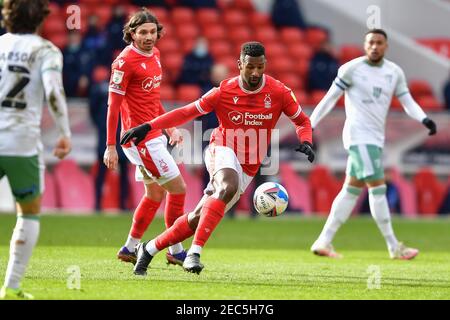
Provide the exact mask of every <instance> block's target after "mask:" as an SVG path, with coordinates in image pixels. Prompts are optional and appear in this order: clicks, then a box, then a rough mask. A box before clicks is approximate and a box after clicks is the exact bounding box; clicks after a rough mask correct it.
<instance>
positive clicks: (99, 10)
mask: <svg viewBox="0 0 450 320" xmlns="http://www.w3.org/2000/svg"><path fill="white" fill-rule="evenodd" d="M91 15H96V16H97V17H98V25H99V27H100V29H103V28H105V27H106V25H107V24H108V22H109V21H110V20H111V16H112V8H110V7H107V6H96V7H92V8H91Z"/></svg>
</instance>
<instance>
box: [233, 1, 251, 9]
mask: <svg viewBox="0 0 450 320" xmlns="http://www.w3.org/2000/svg"><path fill="white" fill-rule="evenodd" d="M231 4H232V6H233V8H235V9H238V10H241V11H247V12H252V11H254V10H255V8H254V7H253V3H252V1H251V0H238V1H233V2H232V3H231Z"/></svg>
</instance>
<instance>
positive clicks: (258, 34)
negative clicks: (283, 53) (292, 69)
mask: <svg viewBox="0 0 450 320" xmlns="http://www.w3.org/2000/svg"><path fill="white" fill-rule="evenodd" d="M255 38H256V40H258V41H260V42H261V43H262V44H264V45H266V43H268V42H277V41H278V35H277V31H276V30H275V28H274V27H273V26H267V27H260V28H258V29H256V30H255Z"/></svg>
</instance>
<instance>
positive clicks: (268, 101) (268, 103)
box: [264, 93, 272, 109]
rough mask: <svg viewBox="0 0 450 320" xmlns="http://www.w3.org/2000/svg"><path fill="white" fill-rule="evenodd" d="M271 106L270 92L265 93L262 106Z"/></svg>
mask: <svg viewBox="0 0 450 320" xmlns="http://www.w3.org/2000/svg"><path fill="white" fill-rule="evenodd" d="M271 106H272V99H270V93H267V94H266V97H265V98H264V108H267V109H268V108H270V107H271Z"/></svg>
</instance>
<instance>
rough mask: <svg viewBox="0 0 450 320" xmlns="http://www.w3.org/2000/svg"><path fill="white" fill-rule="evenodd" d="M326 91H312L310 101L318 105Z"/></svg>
mask: <svg viewBox="0 0 450 320" xmlns="http://www.w3.org/2000/svg"><path fill="white" fill-rule="evenodd" d="M326 93H327V92H326V91H325V90H314V91H313V92H311V95H310V97H309V102H310V103H311V104H312V105H314V106H316V105H317V104H319V102H320V100H322V98H323V97H324V96H325V94H326Z"/></svg>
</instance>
